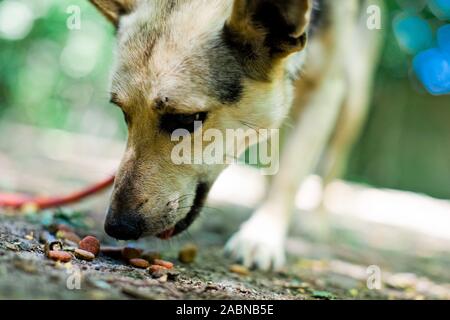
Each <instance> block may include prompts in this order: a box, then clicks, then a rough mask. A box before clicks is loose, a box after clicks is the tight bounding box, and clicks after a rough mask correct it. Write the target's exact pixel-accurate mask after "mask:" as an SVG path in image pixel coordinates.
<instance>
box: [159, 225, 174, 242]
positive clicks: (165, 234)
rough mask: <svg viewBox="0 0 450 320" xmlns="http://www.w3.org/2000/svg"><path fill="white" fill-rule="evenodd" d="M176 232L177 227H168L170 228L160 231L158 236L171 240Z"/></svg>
mask: <svg viewBox="0 0 450 320" xmlns="http://www.w3.org/2000/svg"><path fill="white" fill-rule="evenodd" d="M174 232H175V228H171V229H168V230H166V231H164V232H162V233H160V234H159V235H158V238H160V239H162V240H169V239H170V238H171V237H172V235H173V233H174Z"/></svg>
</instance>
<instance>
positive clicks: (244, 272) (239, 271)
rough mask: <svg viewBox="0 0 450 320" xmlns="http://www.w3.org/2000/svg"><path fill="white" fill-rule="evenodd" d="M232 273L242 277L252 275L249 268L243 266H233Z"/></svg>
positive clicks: (231, 267)
mask: <svg viewBox="0 0 450 320" xmlns="http://www.w3.org/2000/svg"><path fill="white" fill-rule="evenodd" d="M230 271H231V272H233V273H236V274H239V275H241V276H248V275H249V274H250V270H248V268H246V267H244V266H241V265H239V264H233V265H231V266H230Z"/></svg>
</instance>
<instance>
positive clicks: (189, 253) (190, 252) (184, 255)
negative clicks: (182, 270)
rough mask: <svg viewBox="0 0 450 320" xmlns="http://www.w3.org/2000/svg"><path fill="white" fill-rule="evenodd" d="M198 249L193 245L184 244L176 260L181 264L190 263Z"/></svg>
mask: <svg viewBox="0 0 450 320" xmlns="http://www.w3.org/2000/svg"><path fill="white" fill-rule="evenodd" d="M197 252H198V247H197V246H196V245H195V244H186V245H185V246H183V248H181V250H180V252H179V254H178V260H180V261H181V262H183V263H192V262H194V261H195V258H196V257H197Z"/></svg>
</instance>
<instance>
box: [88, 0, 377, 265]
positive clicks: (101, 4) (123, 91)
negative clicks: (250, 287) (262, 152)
mask: <svg viewBox="0 0 450 320" xmlns="http://www.w3.org/2000/svg"><path fill="white" fill-rule="evenodd" d="M90 1H91V2H92V3H93V4H94V5H95V6H96V7H97V8H98V9H99V10H100V12H101V13H102V14H103V15H104V16H105V17H106V18H107V19H108V20H109V21H110V22H111V23H112V24H113V25H114V26H115V28H116V33H117V48H116V61H115V65H114V66H113V71H112V72H113V73H112V75H113V76H112V83H111V102H112V103H114V104H116V105H117V106H118V107H120V108H121V110H122V111H123V113H124V115H125V120H126V122H127V125H128V132H129V137H128V143H127V148H126V151H125V154H124V157H123V160H122V162H121V165H120V168H119V170H118V173H117V178H116V182H115V186H114V190H113V194H112V198H111V203H110V206H109V210H108V214H107V218H106V222H105V231H106V232H107V233H108V234H109V235H110V236H112V237H114V238H117V239H122V240H131V239H138V238H140V237H144V236H158V237H160V238H163V239H168V238H170V237H173V236H175V235H177V234H180V233H182V232H183V231H184V230H186V229H187V228H188V227H189V226H190V225H191V224H192V223H193V222H194V221H195V219H196V217H198V215H199V213H200V211H201V209H202V206H203V205H204V203H205V200H206V198H207V195H208V192H209V190H210V188H211V186H212V185H213V183H214V181H215V180H216V179H217V177H218V176H219V174H220V173H221V172H222V171H223V170H224V169H225V168H226V167H227V163H226V162H222V163H213V164H211V163H207V161H204V162H203V163H197V162H196V163H193V164H179V163H174V161H172V158H171V155H172V152H173V148H174V146H175V143H174V141H173V139H171V136H172V133H173V132H174V131H175V130H180V129H181V130H183V131H182V132H184V135H193V136H195V135H199V134H202V133H201V132H200V131H199V130H198V128H197V127H198V126H197V125H196V123H198V122H200V123H201V125H202V128H203V129H204V130H207V129H216V130H219V131H221V132H225V131H226V130H229V129H233V130H239V129H248V128H249V127H251V128H253V129H255V130H256V131H259V130H263V129H280V130H281V134H280V137H283V138H281V141H272V140H276V139H271V138H270V137H269V138H268V140H269V143H280V144H281V145H282V152H281V156H280V159H279V168H280V169H279V171H278V172H277V173H276V174H275V175H273V176H271V177H269V180H270V187H269V188H268V190H267V196H266V197H265V200H264V202H263V203H262V204H261V205H260V207H259V208H258V209H257V210H256V211H255V213H254V215H253V216H252V217H251V218H250V220H248V221H247V222H246V223H244V224H243V225H242V226H241V228H240V230H239V231H238V232H237V233H236V234H235V235H234V236H233V237H232V238H231V239H230V240H229V242H228V244H227V245H226V247H225V248H226V251H227V252H228V253H229V254H230V255H231V256H232V257H233V258H234V259H237V260H239V261H241V262H242V263H243V264H244V265H246V266H249V267H257V268H260V269H264V270H268V269H279V268H281V267H282V266H283V264H284V262H285V253H284V252H285V250H284V242H285V238H286V235H287V231H288V227H289V222H290V218H291V215H292V213H293V210H294V197H295V194H296V191H297V189H298V187H299V185H300V184H301V182H302V181H303V180H304V179H305V177H307V176H308V175H309V174H311V173H312V172H314V171H316V172H318V173H320V174H321V175H322V177H323V178H324V181H325V183H326V182H327V181H330V180H332V179H334V178H335V177H336V176H338V175H339V174H340V173H341V171H342V169H343V166H344V164H345V162H346V158H347V155H348V152H349V149H350V147H351V145H352V143H353V142H354V141H355V139H356V137H357V135H358V132H359V131H360V128H361V124H362V123H363V122H364V119H365V117H366V113H367V107H368V105H369V100H370V92H371V86H372V80H373V74H374V68H375V66H376V64H377V59H378V57H379V52H380V45H381V38H382V34H381V32H380V31H378V30H369V29H368V28H367V25H366V22H367V14H366V9H367V7H368V6H369V5H378V6H379V8H382V3H381V0H366V1H362V0H344V1H336V0H318V1H313V0H90ZM286 122H287V123H288V124H290V125H285V123H286ZM237 140H238V141H236V145H237V146H238V150H239V152H238V153H243V152H244V151H245V150H246V149H248V148H249V147H250V145H251V144H252V143H253V142H254V141H253V140H252V139H248V137H245V136H242V138H240V139H239V138H238V139H237ZM201 143H204V144H205V145H207V144H208V142H206V141H203V142H201ZM223 152H224V154H226V153H227V150H224V151H223ZM249 192H251V190H249Z"/></svg>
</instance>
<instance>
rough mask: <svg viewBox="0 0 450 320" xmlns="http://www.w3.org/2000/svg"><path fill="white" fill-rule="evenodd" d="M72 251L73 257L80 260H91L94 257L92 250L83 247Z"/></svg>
mask: <svg viewBox="0 0 450 320" xmlns="http://www.w3.org/2000/svg"><path fill="white" fill-rule="evenodd" d="M74 253H75V257H77V258H78V259H81V260H86V261H92V260H94V259H95V255H94V254H93V253H92V252H89V251H86V250H83V249H75V251H74Z"/></svg>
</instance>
